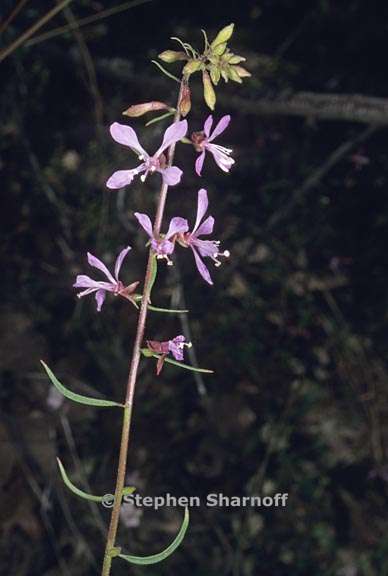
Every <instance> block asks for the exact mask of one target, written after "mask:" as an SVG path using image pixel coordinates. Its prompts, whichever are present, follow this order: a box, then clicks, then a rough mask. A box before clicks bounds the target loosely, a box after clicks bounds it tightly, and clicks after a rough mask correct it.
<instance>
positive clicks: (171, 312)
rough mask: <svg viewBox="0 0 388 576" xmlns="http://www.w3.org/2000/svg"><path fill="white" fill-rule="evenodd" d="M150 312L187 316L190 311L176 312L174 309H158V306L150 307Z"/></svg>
mask: <svg viewBox="0 0 388 576" xmlns="http://www.w3.org/2000/svg"><path fill="white" fill-rule="evenodd" d="M148 310H152V311H153V312H164V313H167V314H187V313H188V312H189V310H175V309H174V308H157V307H156V306H151V305H149V306H148Z"/></svg>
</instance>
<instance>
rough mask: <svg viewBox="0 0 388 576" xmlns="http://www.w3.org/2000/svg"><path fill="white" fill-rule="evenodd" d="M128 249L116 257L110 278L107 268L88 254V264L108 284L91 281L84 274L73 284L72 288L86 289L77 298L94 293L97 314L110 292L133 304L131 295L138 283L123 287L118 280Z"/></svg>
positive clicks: (91, 279)
mask: <svg viewBox="0 0 388 576" xmlns="http://www.w3.org/2000/svg"><path fill="white" fill-rule="evenodd" d="M130 249H131V248H130V246H128V247H127V248H124V250H122V251H121V252H120V254H119V255H118V256H117V259H116V263H115V270H114V276H112V274H111V273H110V272H109V270H108V268H107V267H106V266H105V264H104V263H103V262H101V260H99V259H98V258H96V257H95V256H93V255H92V254H90V253H89V252H88V262H89V264H90V266H93V267H94V268H98V270H101V272H103V273H104V274H105V276H106V277H107V278H108V282H106V281H100V280H93V278H90V277H89V276H85V275H84V274H80V275H78V276H77V278H76V281H75V284H73V287H74V288H86V290H83V291H82V292H79V293H78V294H77V296H78V298H82V297H83V296H87V295H88V294H93V293H94V292H95V298H96V302H97V311H98V312H100V311H101V307H102V305H103V303H104V300H105V296H106V293H107V292H112V293H113V294H114V295H115V296H117V295H118V294H119V295H120V296H123V297H124V298H127V299H128V300H130V301H131V302H133V303H134V300H133V297H132V294H133V292H134V291H135V289H136V286H137V285H138V284H139V282H133V283H132V284H130V285H129V286H126V287H125V286H124V284H123V283H122V282H121V280H119V273H120V268H121V265H122V263H123V260H124V258H125V256H126V255H127V254H128V252H129V251H130Z"/></svg>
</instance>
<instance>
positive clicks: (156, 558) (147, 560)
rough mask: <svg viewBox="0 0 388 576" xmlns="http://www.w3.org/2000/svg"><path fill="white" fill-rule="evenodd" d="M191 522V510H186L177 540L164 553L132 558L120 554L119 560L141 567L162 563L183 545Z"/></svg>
mask: <svg viewBox="0 0 388 576" xmlns="http://www.w3.org/2000/svg"><path fill="white" fill-rule="evenodd" d="M189 520H190V515H189V509H188V508H185V516H184V518H183V522H182V525H181V527H180V529H179V532H178V534H177V535H176V537H175V539H174V540H173V541H172V542H171V544H170V545H169V546H167V548H165V549H164V550H163V551H162V552H159V554H152V555H151V556H132V555H129V554H119V558H122V559H123V560H126V561H127V562H129V563H130V564H138V565H141V566H145V565H147V564H157V563H158V562H162V561H163V560H165V559H166V558H168V557H169V556H171V554H172V553H173V552H175V550H176V549H177V548H178V546H179V545H180V544H181V542H182V540H183V538H184V537H185V534H186V530H187V527H188V525H189Z"/></svg>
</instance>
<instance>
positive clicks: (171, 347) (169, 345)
mask: <svg viewBox="0 0 388 576" xmlns="http://www.w3.org/2000/svg"><path fill="white" fill-rule="evenodd" d="M185 346H187V348H191V346H192V344H191V342H186V338H185V337H184V336H183V335H182V334H180V335H179V336H175V338H173V339H172V340H166V341H164V342H159V341H158V340H147V347H148V349H149V350H151V352H155V353H156V354H160V355H161V356H160V357H159V358H158V362H157V365H156V373H157V375H158V376H159V374H160V372H161V370H162V368H163V364H164V360H165V358H166V356H168V354H170V353H171V354H172V355H173V356H174V358H175V360H178V361H179V362H181V361H182V360H183V359H184V356H183V350H184V347H185Z"/></svg>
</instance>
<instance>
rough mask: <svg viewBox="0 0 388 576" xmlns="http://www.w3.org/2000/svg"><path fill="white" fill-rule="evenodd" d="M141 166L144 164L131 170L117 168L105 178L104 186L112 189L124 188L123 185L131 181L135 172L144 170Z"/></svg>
mask: <svg viewBox="0 0 388 576" xmlns="http://www.w3.org/2000/svg"><path fill="white" fill-rule="evenodd" d="M143 166H144V164H142V165H141V167H142V169H141V170H139V168H140V166H138V167H137V168H134V169H133V170H118V171H117V172H113V174H112V176H111V177H110V178H109V179H108V180H107V182H106V186H107V187H108V188H111V189H112V190H117V189H118V188H124V186H127V185H128V184H130V183H131V182H132V180H133V179H134V177H135V176H136V174H139V172H144V168H143Z"/></svg>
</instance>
